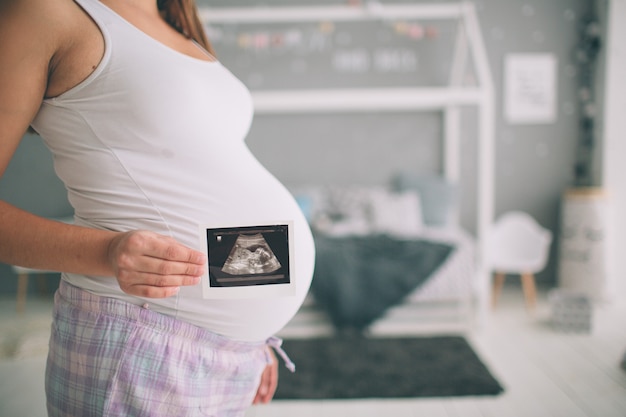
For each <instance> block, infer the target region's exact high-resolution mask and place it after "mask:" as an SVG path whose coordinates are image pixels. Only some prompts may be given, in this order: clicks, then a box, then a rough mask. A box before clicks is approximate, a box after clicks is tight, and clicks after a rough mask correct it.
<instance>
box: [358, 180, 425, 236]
mask: <svg viewBox="0 0 626 417" xmlns="http://www.w3.org/2000/svg"><path fill="white" fill-rule="evenodd" d="M370 216H371V222H372V231H373V232H377V233H385V234H389V235H394V236H415V235H417V234H419V233H420V231H421V230H422V226H423V223H422V209H421V206H420V199H419V196H418V195H417V193H416V192H414V191H403V192H398V193H396V192H391V191H388V190H385V189H377V190H372V192H371V194H370Z"/></svg>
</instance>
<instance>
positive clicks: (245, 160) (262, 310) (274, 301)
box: [33, 0, 315, 341]
mask: <svg viewBox="0 0 626 417" xmlns="http://www.w3.org/2000/svg"><path fill="white" fill-rule="evenodd" d="M76 1H77V2H78V3H79V4H80V5H81V6H82V7H83V9H84V10H85V11H86V12H87V13H88V14H89V15H91V17H92V18H93V20H94V21H95V22H96V23H97V25H98V26H99V28H100V30H101V31H102V34H103V36H104V40H105V52H104V57H103V59H102V61H101V62H100V64H99V65H98V67H97V68H96V69H95V71H94V72H93V73H92V74H91V75H90V76H89V77H88V78H87V79H86V80H84V81H83V82H81V83H80V84H79V85H77V86H76V87H74V88H72V89H71V90H69V91H67V92H66V93H64V94H62V95H60V96H58V97H55V98H51V99H46V100H44V103H43V105H42V107H41V109H40V111H39V113H38V114H37V116H36V118H35V120H34V122H33V127H34V128H35V130H37V131H38V132H39V133H40V135H41V136H42V138H43V140H44V141H45V143H46V144H47V146H48V147H49V148H50V150H51V151H52V153H53V155H54V163H55V170H56V172H57V174H58V176H59V177H60V178H61V180H62V181H63V182H64V183H65V186H66V187H67V190H68V197H69V201H70V203H71V204H72V206H73V208H74V210H75V221H76V223H77V224H80V225H84V226H88V227H93V228H99V229H106V230H115V231H130V230H135V229H145V230H152V231H154V232H158V233H162V234H165V235H168V236H172V237H174V238H175V239H177V240H178V241H180V242H181V243H183V244H185V245H188V246H190V247H193V248H196V249H201V247H200V246H201V245H200V244H199V242H200V239H199V229H198V225H202V224H208V223H210V224H215V225H218V224H225V225H231V224H233V223H237V222H240V223H241V224H254V223H255V222H259V221H261V222H264V221H267V220H271V219H276V220H279V219H280V220H288V221H292V222H293V223H294V241H295V244H294V248H295V250H294V259H293V260H294V261H295V262H292V265H295V268H294V269H293V271H292V272H293V277H295V279H296V296H287V297H276V298H252V299H242V300H238V299H230V300H212V299H204V298H202V289H201V286H200V285H198V286H194V287H182V288H181V291H180V292H179V294H178V295H177V296H174V297H170V298H166V299H149V300H148V299H142V298H137V297H132V296H129V295H127V294H125V293H123V292H122V291H121V290H120V288H119V285H118V283H117V281H116V280H115V279H114V278H111V277H92V276H84V275H76V274H64V275H63V279H65V280H66V281H68V282H70V283H71V284H73V285H75V286H78V287H81V288H83V289H85V290H87V291H90V292H92V293H95V294H98V295H102V296H106V297H114V298H118V299H121V300H125V301H128V302H131V303H134V304H137V305H142V304H144V303H146V302H148V303H149V306H150V308H151V309H153V310H155V311H159V312H162V313H164V314H167V315H171V316H175V317H177V318H179V319H181V320H184V321H187V322H190V323H193V324H196V325H198V326H201V327H204V328H207V329H209V330H211V331H214V332H216V333H218V334H221V335H224V336H227V337H230V338H233V339H237V340H248V341H259V340H265V339H266V338H268V337H269V336H271V335H272V334H274V333H276V332H277V331H278V330H280V329H281V328H282V327H283V326H284V325H285V324H286V323H287V322H288V321H289V320H290V319H291V318H292V317H293V315H294V314H295V313H296V311H297V310H298V308H299V307H300V305H301V303H302V301H303V299H304V297H305V295H306V293H307V291H308V289H309V285H310V281H311V277H312V273H313V265H314V257H315V253H314V245H313V239H312V236H311V232H310V229H309V227H308V225H307V222H306V220H305V218H304V216H303V215H302V213H301V211H300V209H299V207H298V205H297V203H296V202H295V200H294V198H293V197H292V196H291V195H290V194H289V192H288V191H287V190H286V189H285V188H284V187H283V186H282V184H280V183H279V182H278V181H277V180H276V179H275V178H274V177H273V176H272V175H271V174H270V173H269V172H268V171H267V170H266V169H265V168H264V167H263V166H262V165H261V164H260V163H259V162H258V161H257V160H256V159H255V157H254V156H253V155H252V154H251V152H250V151H249V149H248V148H247V146H246V144H245V143H244V139H245V137H246V135H247V132H248V129H249V127H250V124H251V121H252V115H253V109H252V100H251V97H250V94H249V92H248V90H247V89H246V88H245V87H244V86H243V85H242V83H241V82H240V81H239V80H237V79H236V78H235V77H234V76H233V75H232V74H231V73H230V72H229V71H228V70H227V69H225V68H224V67H223V66H222V65H221V64H220V63H219V62H208V61H202V60H198V59H195V58H192V57H190V56H187V55H185V54H182V53H179V52H177V51H175V50H173V49H171V48H169V47H167V46H165V45H163V44H161V43H160V42H158V41H156V40H155V39H153V38H151V37H150V36H148V35H146V34H145V33H143V32H142V31H140V30H139V29H137V28H136V27H134V26H133V25H131V24H130V23H128V22H127V21H126V20H124V19H123V18H122V17H120V16H119V15H117V14H116V13H115V12H113V11H112V10H111V9H109V8H108V7H106V6H105V5H103V4H101V3H100V2H98V1H96V0H76ZM276 152H281V151H280V149H277V150H276ZM285 157H288V155H285ZM293 277H292V278H293Z"/></svg>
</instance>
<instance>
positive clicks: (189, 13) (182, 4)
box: [157, 0, 215, 56]
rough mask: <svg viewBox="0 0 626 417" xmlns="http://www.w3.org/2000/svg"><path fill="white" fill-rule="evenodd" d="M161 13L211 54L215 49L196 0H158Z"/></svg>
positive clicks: (171, 23)
mask: <svg viewBox="0 0 626 417" xmlns="http://www.w3.org/2000/svg"><path fill="white" fill-rule="evenodd" d="M157 6H158V8H159V11H160V12H161V15H162V16H163V18H164V19H165V21H166V22H167V23H169V24H170V25H171V26H172V27H173V28H174V29H176V30H177V31H178V32H180V33H182V34H183V35H185V36H186V37H187V38H189V39H193V40H194V41H196V42H198V43H199V44H200V45H202V46H203V47H204V48H205V49H206V50H207V51H209V53H211V55H213V56H215V51H214V50H213V47H212V46H211V43H210V42H209V39H208V38H207V36H206V33H205V31H204V27H203V26H202V23H201V22H200V17H199V16H198V9H197V7H196V3H195V1H194V0H157Z"/></svg>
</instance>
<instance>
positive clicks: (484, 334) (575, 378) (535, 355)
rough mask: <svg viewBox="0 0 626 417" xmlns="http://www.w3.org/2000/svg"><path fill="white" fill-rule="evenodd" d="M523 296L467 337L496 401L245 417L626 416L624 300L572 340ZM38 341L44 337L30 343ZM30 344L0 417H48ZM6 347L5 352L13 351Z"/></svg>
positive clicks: (1, 392)
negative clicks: (494, 384)
mask: <svg viewBox="0 0 626 417" xmlns="http://www.w3.org/2000/svg"><path fill="white" fill-rule="evenodd" d="M522 298H523V297H522V295H521V290H520V289H519V288H517V287H515V286H513V287H509V288H507V289H505V293H504V294H503V297H502V299H501V303H500V305H499V306H498V308H497V309H496V310H494V311H493V312H492V315H491V318H490V322H489V324H488V325H487V326H486V327H485V328H484V329H483V330H481V331H478V332H473V333H471V334H469V335H468V339H469V341H470V343H471V344H472V345H473V346H474V348H475V350H476V352H477V353H478V355H479V356H480V357H481V358H482V359H483V361H484V362H485V364H486V365H487V366H488V367H489V369H490V370H491V371H492V373H493V374H494V376H495V377H496V378H497V379H498V380H499V381H500V383H501V384H502V385H503V386H504V388H505V392H504V394H502V395H499V396H497V397H471V398H448V399H439V398H433V399H414V400H384V401H381V400H364V401H294V402H285V401H276V402H274V403H272V404H270V405H265V406H256V407H253V408H252V409H250V411H249V412H248V413H247V417H269V416H271V417H283V416H285V417H286V416H289V417H293V416H298V417H308V416H320V415H322V416H325V417H333V416H346V415H359V416H361V417H363V416H366V417H367V416H383V415H384V416H394V417H396V416H398V417H399V416H407V417H408V416H427V417H438V416H442V417H444V416H445V417H456V416H459V417H461V416H462V417H473V416H482V417H489V416H493V417H496V416H498V417H500V416H504V417H522V416H523V417H527V416H528V417H530V416H532V417H543V416H550V417H552V416H554V417H558V416H563V417H582V416H586V417H596V416H597V417H613V416H614V417H625V416H626V371H624V370H622V369H621V368H620V361H621V360H622V356H623V354H624V352H625V351H626V300H620V301H614V302H612V303H610V304H608V305H603V306H596V307H595V308H594V318H593V331H592V333H591V334H566V333H559V332H556V331H555V330H553V329H552V328H551V327H550V326H549V325H548V319H549V316H550V314H549V313H550V310H549V306H548V304H547V301H546V298H547V297H546V296H545V294H542V297H541V299H540V301H541V303H540V305H539V308H538V309H537V311H536V312H535V314H534V315H530V314H528V313H527V312H526V310H525V308H524V305H523V299H522ZM13 308H14V303H13V301H12V300H0V314H1V316H0V317H1V318H2V320H1V321H0V331H1V332H2V335H7V334H11V332H16V331H18V329H21V330H24V329H25V330H26V333H30V334H31V336H32V335H35V334H40V330H41V326H43V325H44V324H45V323H42V322H41V320H32V316H33V315H35V314H37V313H39V314H40V313H41V312H42V311H43V312H45V311H46V310H47V309H49V308H50V304H49V302H41V301H37V302H36V301H34V300H29V302H28V305H27V308H28V309H29V311H30V312H29V313H28V314H27V316H28V315H30V316H31V320H29V319H27V318H25V317H22V318H18V317H16V316H15V314H14V313H13ZM33 337H34V338H35V339H36V338H37V337H40V336H36V337H35V336H32V337H31V339H33ZM35 341H36V340H34V341H33V343H32V344H30V345H29V343H22V344H21V345H20V347H19V348H20V349H21V352H20V355H19V356H20V357H21V359H17V360H7V359H4V360H1V359H0V416H3V417H4V416H6V417H42V416H45V415H46V414H45V405H44V404H45V402H44V401H45V400H44V394H43V372H44V365H45V358H44V355H43V353H42V352H41V351H40V349H38V348H35V347H34V346H35V345H38V343H35ZM8 343H9V342H6V340H5V343H4V345H3V344H2V338H1V337H0V347H2V348H3V349H9V348H14V346H13V347H12V346H7V344H8Z"/></svg>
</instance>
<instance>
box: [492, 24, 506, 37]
mask: <svg viewBox="0 0 626 417" xmlns="http://www.w3.org/2000/svg"><path fill="white" fill-rule="evenodd" d="M491 37H492V38H493V39H495V40H502V39H504V31H503V30H502V28H499V27H494V28H491Z"/></svg>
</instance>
